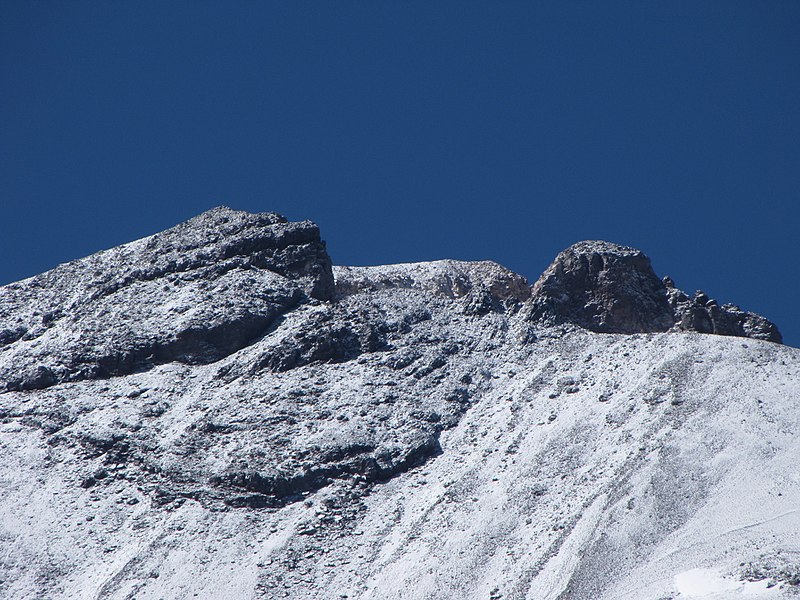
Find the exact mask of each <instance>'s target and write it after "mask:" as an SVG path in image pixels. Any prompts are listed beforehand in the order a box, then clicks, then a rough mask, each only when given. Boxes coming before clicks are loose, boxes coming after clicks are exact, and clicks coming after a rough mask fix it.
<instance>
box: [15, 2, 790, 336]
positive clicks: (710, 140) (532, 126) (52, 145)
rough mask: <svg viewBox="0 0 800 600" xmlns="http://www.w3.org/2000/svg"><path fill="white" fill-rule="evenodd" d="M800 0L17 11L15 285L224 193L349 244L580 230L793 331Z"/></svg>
mask: <svg viewBox="0 0 800 600" xmlns="http://www.w3.org/2000/svg"><path fill="white" fill-rule="evenodd" d="M798 31H800V2H796V1H794V0H787V1H777V0H773V1H770V2H761V1H756V0H754V1H752V2H735V1H729V0H724V1H723V0H720V1H717V2H698V1H697V0H692V1H686V2H679V1H669V2H667V1H658V2H656V1H647V0H635V1H631V2H595V1H586V2H577V1H576V2H564V1H553V2H547V3H542V2H468V1H464V0H461V1H458V2H400V1H396V2H371V1H370V2H367V1H363V2H339V1H337V2H296V1H288V0H287V1H282V2H229V1H226V2H221V1H220V2H216V3H211V2H199V1H192V2H185V3H184V2H163V1H159V2H153V3H147V2H139V1H137V2H92V3H81V2H56V1H55V0H53V1H49V2H31V1H29V0H24V1H19V2H16V1H9V0H5V1H4V2H3V3H2V5H0V153H1V154H0V223H2V232H0V252H2V261H0V283H5V282H9V281H12V280H15V279H19V278H23V277H26V276H29V275H33V274H35V273H37V272H40V271H43V270H45V269H48V268H50V267H53V266H55V265H56V264H57V263H60V262H64V261H67V260H70V259H73V258H78V257H80V256H84V255H87V254H90V253H92V252H94V251H97V250H100V249H103V248H107V247H110V246H114V245H117V244H120V243H123V242H126V241H129V240H132V239H135V238H137V237H141V236H144V235H148V234H150V233H154V232H156V231H158V230H161V229H164V228H166V227H169V226H171V225H173V224H175V223H177V222H179V221H182V220H184V219H186V218H189V217H191V216H193V215H194V214H197V213H199V212H201V211H203V210H205V209H207V208H210V207H212V206H215V205H219V204H227V205H229V206H231V207H234V208H240V209H246V210H251V211H262V210H275V211H278V212H281V213H283V214H285V215H286V216H288V217H289V218H291V219H306V218H307V219H312V220H314V221H316V222H317V223H319V224H320V226H321V228H322V233H323V237H324V238H325V239H327V241H328V246H329V250H330V253H331V255H332V257H333V259H334V262H335V263H337V264H377V263H388V262H403V261H417V260H430V259H437V258H445V257H448V258H459V259H485V258H488V259H493V260H496V261H498V262H500V263H503V264H505V265H506V266H508V267H510V268H512V269H514V270H516V271H519V272H521V273H523V274H525V275H527V276H528V277H529V278H530V279H532V280H534V279H536V277H538V275H539V274H540V273H541V271H542V270H543V269H544V268H545V267H546V266H547V264H548V263H549V262H550V261H551V259H552V258H553V257H554V256H555V254H556V253H557V252H558V251H560V250H561V249H563V248H564V247H566V246H568V245H569V244H571V243H573V242H575V241H578V240H581V239H586V238H602V239H607V240H611V241H615V242H619V243H624V244H629V245H633V246H637V247H640V248H642V249H643V250H644V251H645V252H647V253H648V254H649V255H650V257H651V258H652V259H653V263H654V266H655V268H656V271H657V272H658V273H659V274H660V275H664V274H669V275H671V276H672V277H673V278H674V279H675V280H676V282H677V284H678V286H679V287H682V288H684V289H686V290H688V291H694V290H695V289H697V288H702V289H704V290H705V291H707V292H708V293H710V294H711V295H712V296H714V297H717V298H718V299H719V300H720V301H723V302H725V301H732V302H736V303H738V304H740V305H742V306H743V307H744V308H747V309H750V310H755V311H757V312H760V313H762V314H764V315H766V316H767V317H769V318H771V319H773V320H775V321H776V322H777V323H778V325H779V326H780V328H781V330H782V331H783V333H784V336H785V337H786V341H787V342H788V343H791V344H793V345H800V311H798V309H797V298H800V266H798V265H800V260H799V259H800V257H799V256H798V252H797V233H798V226H800V207H798V200H800V197H799V193H798V190H800V35H798Z"/></svg>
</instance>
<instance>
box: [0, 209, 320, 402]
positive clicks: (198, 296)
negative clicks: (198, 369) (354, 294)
mask: <svg viewBox="0 0 800 600" xmlns="http://www.w3.org/2000/svg"><path fill="white" fill-rule="evenodd" d="M333 293H334V282H333V273H332V269H331V261H330V258H329V257H328V254H327V252H326V249H325V243H324V242H323V241H321V239H320V234H319V229H318V228H317V226H316V225H314V224H313V223H310V222H307V221H306V222H302V223H289V222H287V221H286V219H284V218H283V217H281V216H279V215H277V214H274V213H263V214H249V213H245V212H238V211H233V210H230V209H227V208H218V209H214V210H212V211H209V212H206V213H204V214H202V215H200V216H198V217H195V218H194V219H191V220H189V221H187V222H186V223H183V224H181V225H178V226H176V227H173V228H172V229H169V230H167V231H164V232H162V233H158V234H156V235H153V236H151V237H149V238H145V239H142V240H138V241H136V242H132V243H130V244H126V245H124V246H120V247H118V248H114V249H111V250H107V251H104V252H100V253H98V254H95V255H93V256H89V257H87V258H84V259H81V260H77V261H73V262H71V263H68V264H64V265H61V266H59V267H57V268H55V269H53V270H52V271H48V272H47V273H43V274H42V275H39V276H36V277H33V278H31V279H27V280H24V281H21V282H19V283H15V284H11V285H8V286H6V287H4V288H2V289H1V290H0V346H2V347H3V348H4V352H5V356H4V360H3V366H2V367H0V389H7V390H25V389H40V388H44V387H47V386H50V385H53V384H55V383H58V382H62V381H74V380H80V379H94V378H101V377H110V376H116V375H123V374H127V373H132V372H134V371H137V370H141V369H143V368H149V367H151V366H152V365H155V364H162V363H167V362H172V361H177V362H183V363H187V364H201V363H208V362H212V361H215V360H218V359H220V358H222V357H224V356H227V355H229V354H231V353H232V352H235V351H236V350H239V349H240V348H242V347H244V346H245V345H247V344H248V343H249V342H250V341H251V340H253V339H254V338H256V337H258V336H259V335H262V334H263V333H264V332H265V331H266V330H267V329H268V328H269V327H270V325H271V324H272V323H273V322H274V321H275V319H276V318H277V317H278V316H280V315H281V314H284V313H285V312H286V311H288V310H290V309H292V308H295V307H297V306H299V305H301V304H303V303H306V302H310V301H315V300H330V299H331V298H332V297H333Z"/></svg>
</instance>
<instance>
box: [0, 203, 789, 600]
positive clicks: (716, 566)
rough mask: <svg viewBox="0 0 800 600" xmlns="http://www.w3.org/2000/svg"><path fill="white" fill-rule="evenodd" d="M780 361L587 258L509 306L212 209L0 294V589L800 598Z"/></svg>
mask: <svg viewBox="0 0 800 600" xmlns="http://www.w3.org/2000/svg"><path fill="white" fill-rule="evenodd" d="M334 256H335V249H334ZM780 341H781V338H780V333H779V332H778V329H777V327H775V325H774V324H772V323H770V322H769V321H767V320H766V319H764V318H763V317H760V316H758V315H756V314H753V313H749V312H746V311H744V310H742V309H740V308H738V307H736V306H734V305H729V304H725V305H720V304H718V303H717V302H716V301H714V300H712V299H710V298H708V297H707V296H706V295H705V294H703V293H700V292H698V293H696V294H694V295H692V296H690V295H688V294H685V293H684V292H681V291H680V290H679V289H677V288H676V287H675V285H674V283H673V282H672V280H670V279H669V278H664V280H661V279H659V278H658V277H656V275H655V274H654V273H653V271H652V268H651V267H650V262H649V260H648V259H647V257H646V256H645V255H644V254H642V253H641V252H640V251H638V250H635V249H632V248H627V247H624V246H618V245H615V244H610V243H607V242H582V243H579V244H576V245H575V246H572V247H571V248H569V249H567V250H565V251H564V252H563V253H561V254H560V255H559V256H558V257H557V258H556V260H555V261H554V263H553V265H551V267H550V268H548V270H547V271H546V272H545V273H544V274H543V275H542V277H541V278H540V279H539V281H537V282H536V283H535V284H534V285H532V286H530V285H529V284H528V282H527V281H526V280H525V278H524V277H522V276H520V275H517V274H515V273H513V272H511V271H509V270H507V269H505V268H504V267H502V266H500V265H497V264H495V263H492V262H472V263H470V262H459V261H450V260H446V261H436V262H431V263H417V264H405V265H388V266H380V267H333V266H332V265H331V260H330V258H329V257H328V253H327V249H326V247H325V244H324V242H323V241H321V239H320V233H319V230H318V229H317V227H316V226H315V225H314V224H313V223H310V222H302V223H289V222H287V221H286V220H285V219H283V218H282V217H280V216H279V215H276V214H273V213H265V214H259V215H253V214H248V213H243V212H237V211H232V210H230V209H226V208H220V209H215V210H212V211H209V212H207V213H204V214H203V215H200V216H199V217H196V218H194V219H192V220H190V221H188V222H186V223H184V224H181V225H179V226H177V227H174V228H172V229H170V230H167V231H165V232H162V233H160V234H157V235H154V236H151V237H149V238H145V239H143V240H139V241H136V242H132V243H130V244H126V245H123V246H120V247H118V248H114V249H111V250H108V251H105V252H100V253H98V254H95V255H93V256H90V257H87V258H84V259H81V260H77V261H74V262H71V263H68V264H65V265H61V266H59V267H57V268H56V269H53V270H52V271H49V272H47V273H44V274H42V275H39V276H36V277H33V278H30V279H27V280H24V281H21V282H17V283H14V284H10V285H7V286H5V287H3V288H0V540H2V545H0V597H2V598H10V599H11V598H13V599H17V598H19V599H28V598H30V599H33V598H37V599H39V598H48V599H49V598H53V599H86V600H101V599H112V598H113V599H127V600H133V599H136V600H145V599H159V598H164V599H179V598H181V599H182V598H220V599H227V598H236V599H239V598H269V599H271V598H297V599H318V600H323V599H325V600H327V599H343V598H347V599H360V600H366V599H373V600H376V599H398V600H399V599H404V600H406V599H412V600H413V599H420V600H421V599H430V600H433V599H450V598H452V599H473V598H474V599H485V600H499V599H503V600H522V599H528V600H579V599H585V600H595V599H597V600H599V599H607V600H611V599H615V600H617V599H618V600H623V599H629V600H668V599H670V600H679V599H688V598H704V599H712V600H713V599H727V598H739V597H742V598H745V597H746V598H754V599H756V598H789V597H795V596H798V597H800V460H798V459H799V458H800V438H799V437H798V435H797V432H798V430H800V351H798V350H797V349H795V348H790V347H787V346H783V345H781V344H780Z"/></svg>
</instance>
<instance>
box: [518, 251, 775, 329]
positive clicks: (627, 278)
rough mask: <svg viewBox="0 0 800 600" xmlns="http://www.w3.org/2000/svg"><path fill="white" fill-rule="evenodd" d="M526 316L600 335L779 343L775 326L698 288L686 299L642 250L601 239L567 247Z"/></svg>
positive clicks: (536, 287) (543, 280)
mask: <svg viewBox="0 0 800 600" xmlns="http://www.w3.org/2000/svg"><path fill="white" fill-rule="evenodd" d="M530 317H531V319H532V320H535V321H539V322H542V323H545V324H549V325H555V324H560V323H572V324H575V325H578V326H580V327H583V328H585V329H589V330H591V331H597V332H602V333H629V334H630V333H652V332H659V331H669V330H675V331H697V332H699V333H714V334H717V335H732V336H741V337H751V338H756V339H763V340H768V341H771V342H778V343H780V342H781V341H782V338H781V334H780V332H779V331H778V328H777V326H776V325H775V324H774V323H771V322H770V321H768V320H767V319H765V318H764V317H762V316H761V315H757V314H755V313H750V312H746V311H743V310H742V309H740V308H739V307H738V306H735V305H732V304H724V305H722V306H720V305H719V304H718V303H717V302H716V301H715V300H712V299H710V298H709V297H708V296H706V295H705V294H704V293H702V292H698V293H697V294H695V296H694V297H693V298H690V297H689V296H688V295H687V294H686V293H684V292H682V291H680V290H678V289H676V288H675V287H674V283H673V282H672V280H671V279H670V278H669V277H665V278H664V279H663V280H661V279H659V278H658V277H657V276H656V274H655V272H654V271H653V268H652V266H651V264H650V259H649V258H647V256H645V255H644V253H642V252H641V251H640V250H636V249H635V248H630V247H628V246H620V245H617V244H612V243H609V242H603V241H585V242H579V243H577V244H574V245H573V246H570V247H569V248H567V249H566V250H564V251H563V252H561V254H559V255H558V256H557V257H556V259H555V261H554V262H553V263H552V264H551V265H550V267H548V268H547V270H546V271H545V272H544V274H543V275H542V276H541V277H540V278H539V280H538V281H537V282H536V283H535V284H534V286H533V292H532V298H531V308H530Z"/></svg>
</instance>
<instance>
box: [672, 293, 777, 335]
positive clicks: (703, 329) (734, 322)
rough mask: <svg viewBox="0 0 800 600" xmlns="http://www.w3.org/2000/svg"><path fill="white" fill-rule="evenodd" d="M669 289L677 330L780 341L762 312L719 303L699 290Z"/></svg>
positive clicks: (774, 328)
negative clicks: (688, 293) (689, 292)
mask: <svg viewBox="0 0 800 600" xmlns="http://www.w3.org/2000/svg"><path fill="white" fill-rule="evenodd" d="M668 293H669V301H670V305H671V306H672V308H673V310H674V312H675V327H676V328H677V329H678V330H680V331H697V332H699V333H715V334H717V335H733V336H738V337H749V338H755V339H759V340H767V341H769V342H776V343H778V344H780V343H781V342H782V341H783V337H782V336H781V333H780V331H778V327H777V326H776V325H775V323H772V322H771V321H768V320H767V319H765V318H764V317H762V316H761V315H757V314H755V313H751V312H747V311H744V310H742V309H741V308H739V307H738V306H736V305H734V304H723V305H721V306H720V304H719V303H718V302H717V301H716V300H714V299H713V298H709V297H708V295H706V294H705V293H703V292H701V291H698V292H695V294H694V296H692V297H689V296H688V295H687V294H686V293H685V292H682V291H681V290H678V289H675V288H670V289H669V290H668Z"/></svg>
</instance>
